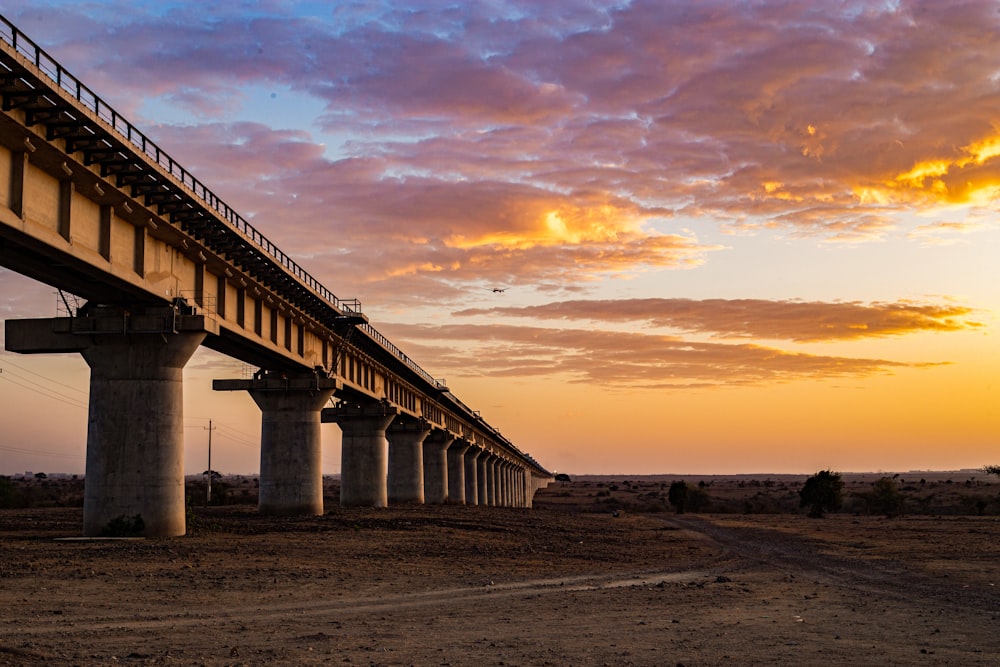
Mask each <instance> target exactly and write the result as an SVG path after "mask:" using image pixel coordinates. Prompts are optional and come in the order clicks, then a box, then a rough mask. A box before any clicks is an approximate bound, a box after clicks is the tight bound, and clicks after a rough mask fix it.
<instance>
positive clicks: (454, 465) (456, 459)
mask: <svg viewBox="0 0 1000 667" xmlns="http://www.w3.org/2000/svg"><path fill="white" fill-rule="evenodd" d="M467 451H469V443H468V442H466V441H465V440H455V441H454V442H452V443H451V446H450V447H448V502H450V503H456V504H458V505H464V504H465V502H466V500H465V453H466V452H467Z"/></svg>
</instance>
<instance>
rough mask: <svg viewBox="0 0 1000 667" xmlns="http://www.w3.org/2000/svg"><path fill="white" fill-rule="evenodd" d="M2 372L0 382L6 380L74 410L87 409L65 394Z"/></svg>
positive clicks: (84, 405) (15, 374)
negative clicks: (19, 380) (69, 406)
mask: <svg viewBox="0 0 1000 667" xmlns="http://www.w3.org/2000/svg"><path fill="white" fill-rule="evenodd" d="M2 370H3V369H0V380H6V381H7V382H10V383H11V384H13V385H17V386H18V387H21V388H22V389H27V390H28V391H32V392H34V393H36V394H39V395H41V396H44V397H46V398H51V399H52V400H55V401H59V402H60V403H65V404H66V405H71V406H73V407H74V408H81V409H83V410H86V409H87V404H86V403H83V402H82V401H79V400H77V399H76V398H73V397H72V396H67V395H66V394H63V393H60V392H58V391H56V390H54V389H49V388H48V387H45V386H42V385H40V384H38V383H37V382H32V381H31V380H29V379H28V378H25V377H21V376H20V375H18V374H17V373H11V372H10V371H7V372H6V373H4V372H2ZM12 378H19V379H21V380H22V381H23V382H18V381H17V380H14V379H12ZM24 383H27V384H24Z"/></svg>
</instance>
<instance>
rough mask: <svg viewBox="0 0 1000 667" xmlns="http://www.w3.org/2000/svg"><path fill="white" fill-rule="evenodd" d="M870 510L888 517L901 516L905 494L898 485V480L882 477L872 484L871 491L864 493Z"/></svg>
mask: <svg viewBox="0 0 1000 667" xmlns="http://www.w3.org/2000/svg"><path fill="white" fill-rule="evenodd" d="M864 497H865V501H866V503H867V505H868V511H869V512H872V513H874V514H884V515H886V516H887V517H894V516H899V515H901V514H902V513H903V494H902V493H900V492H899V487H898V486H896V480H894V479H892V478H891V477H882V478H881V479H879V480H878V481H876V482H875V483H874V484H872V490H871V492H869V493H867V494H864Z"/></svg>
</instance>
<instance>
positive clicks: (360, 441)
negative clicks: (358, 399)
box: [321, 403, 399, 507]
mask: <svg viewBox="0 0 1000 667" xmlns="http://www.w3.org/2000/svg"><path fill="white" fill-rule="evenodd" d="M398 413H399V410H398V408H396V407H394V406H391V405H389V404H388V403H367V404H344V405H340V406H338V407H336V408H325V409H324V410H323V411H322V413H321V419H322V421H323V422H324V423H329V422H335V423H336V424H337V425H338V426H340V430H341V433H342V437H341V455H340V504H341V505H342V506H344V507H385V506H386V505H388V504H389V496H388V488H387V474H388V468H389V454H388V450H389V440H388V439H387V438H386V435H385V430H386V428H388V426H389V424H391V423H392V420H393V419H395V417H396V415H397V414H398Z"/></svg>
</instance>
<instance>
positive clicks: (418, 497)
mask: <svg viewBox="0 0 1000 667" xmlns="http://www.w3.org/2000/svg"><path fill="white" fill-rule="evenodd" d="M430 432H431V426H430V424H428V423H427V422H426V421H424V420H423V419H420V420H416V419H399V418H397V419H396V421H394V422H393V423H392V424H391V425H390V426H389V428H388V429H386V437H387V438H388V439H389V476H388V483H389V502H390V503H421V504H422V503H423V502H424V440H425V439H426V438H427V435H428V434H429V433H430Z"/></svg>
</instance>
